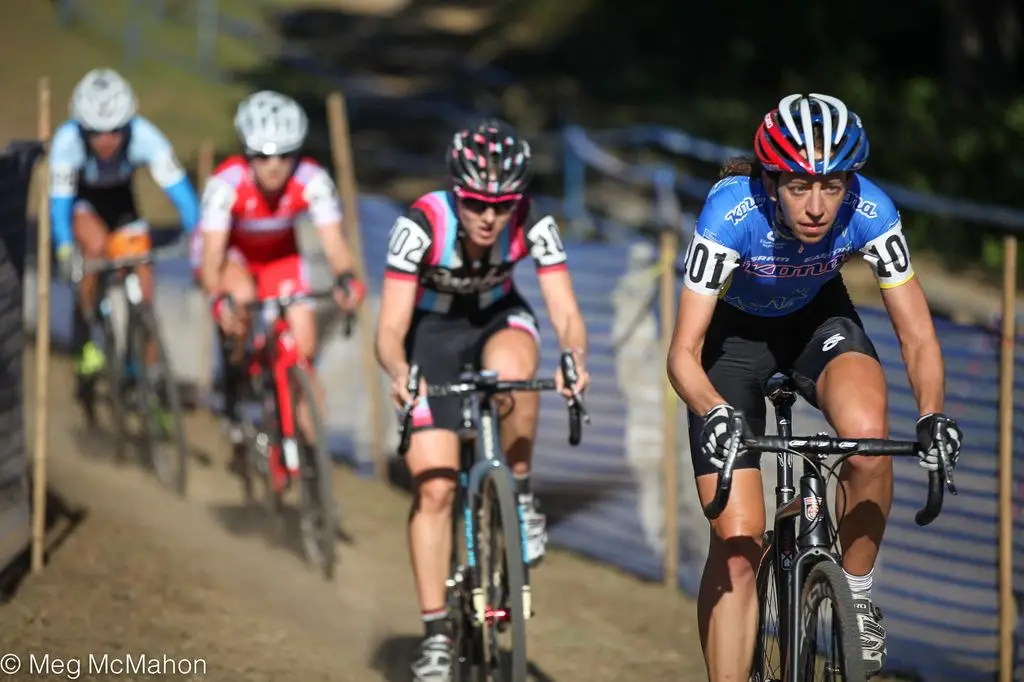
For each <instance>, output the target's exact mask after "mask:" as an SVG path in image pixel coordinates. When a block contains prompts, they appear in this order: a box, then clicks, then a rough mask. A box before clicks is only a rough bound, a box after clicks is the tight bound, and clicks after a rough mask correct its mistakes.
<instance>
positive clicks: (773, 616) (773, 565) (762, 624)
mask: <svg viewBox="0 0 1024 682" xmlns="http://www.w3.org/2000/svg"><path fill="white" fill-rule="evenodd" d="M777 561H778V554H777V550H776V547H775V533H774V532H772V531H768V532H767V533H765V536H764V553H763V554H762V555H761V564H760V565H759V566H758V567H757V582H756V585H757V605H758V619H757V640H756V642H755V644H754V658H753V664H752V665H751V667H750V682H781V680H782V671H783V662H784V661H785V653H784V652H785V648H784V644H783V642H784V641H785V632H786V630H785V627H786V626H785V620H784V618H783V617H784V616H785V613H786V605H785V604H782V603H781V602H780V599H779V592H780V591H779V585H780V578H781V576H779V574H778V563H777Z"/></svg>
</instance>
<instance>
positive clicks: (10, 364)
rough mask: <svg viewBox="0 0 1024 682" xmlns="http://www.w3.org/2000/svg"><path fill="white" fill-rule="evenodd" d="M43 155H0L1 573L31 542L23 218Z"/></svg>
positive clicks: (21, 148)
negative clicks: (24, 387)
mask: <svg viewBox="0 0 1024 682" xmlns="http://www.w3.org/2000/svg"><path fill="white" fill-rule="evenodd" d="M42 153H43V146H42V145H41V144H40V143H38V142H35V141H32V142H12V143H10V144H8V146H7V148H6V149H5V150H4V151H3V152H2V153H0V570H2V569H4V568H6V567H7V566H9V565H10V563H11V561H12V560H13V559H14V558H15V557H17V556H18V554H20V553H21V552H22V551H24V550H25V548H26V547H27V546H28V543H29V538H30V522H29V518H30V517H29V496H28V490H29V486H28V456H27V454H26V449H25V411H24V407H23V402H24V401H23V395H22V386H21V383H22V354H23V351H24V348H25V339H24V331H23V324H22V302H23V296H22V278H23V276H24V273H25V261H26V253H27V250H28V240H27V224H26V223H27V221H26V213H27V208H28V188H29V184H30V182H31V180H32V168H33V166H34V164H35V162H36V160H37V159H38V158H39V156H40V155H41V154H42Z"/></svg>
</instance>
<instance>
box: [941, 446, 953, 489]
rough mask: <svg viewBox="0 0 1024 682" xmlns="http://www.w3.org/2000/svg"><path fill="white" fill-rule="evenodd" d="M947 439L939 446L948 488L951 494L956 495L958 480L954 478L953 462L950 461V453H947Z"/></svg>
mask: <svg viewBox="0 0 1024 682" xmlns="http://www.w3.org/2000/svg"><path fill="white" fill-rule="evenodd" d="M945 446H946V439H945V438H943V439H942V443H941V444H940V447H939V460H940V461H941V462H942V476H943V478H944V479H945V480H944V482H945V484H946V490H948V491H949V494H950V495H956V494H957V492H956V482H955V481H954V480H953V462H952V461H950V459H949V455H948V454H947V453H946V447H945Z"/></svg>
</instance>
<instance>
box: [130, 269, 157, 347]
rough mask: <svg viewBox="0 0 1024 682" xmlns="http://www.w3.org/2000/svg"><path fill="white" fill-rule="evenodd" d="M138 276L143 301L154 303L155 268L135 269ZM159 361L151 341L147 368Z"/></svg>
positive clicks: (154, 342)
mask: <svg viewBox="0 0 1024 682" xmlns="http://www.w3.org/2000/svg"><path fill="white" fill-rule="evenodd" d="M135 272H136V274H138V276H139V285H140V286H141V287H142V300H143V301H146V302H147V303H152V302H153V266H152V265H150V264H149V263H146V264H143V265H140V266H138V267H136V268H135ZM156 361H157V349H156V341H155V340H152V339H151V340H150V341H149V343H147V344H146V357H145V362H146V366H148V367H152V366H153V365H155V364H156Z"/></svg>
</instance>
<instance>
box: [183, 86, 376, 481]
mask: <svg viewBox="0 0 1024 682" xmlns="http://www.w3.org/2000/svg"><path fill="white" fill-rule="evenodd" d="M308 127H309V124H308V120H307V118H306V114H305V112H303V110H302V108H301V107H300V106H299V104H298V103H297V102H295V100H293V99H291V98H290V97H287V96H285V95H282V94H279V93H276V92H271V91H261V92H257V93H255V94H253V95H251V96H249V97H248V98H246V99H245V100H243V101H242V102H241V103H240V104H239V106H238V111H237V113H236V115H235V129H236V130H237V131H238V135H239V138H240V139H241V141H242V146H243V148H244V155H238V156H232V157H230V158H228V159H227V160H225V161H224V162H223V163H222V164H221V165H220V166H219V167H218V168H217V169H216V171H215V172H214V173H213V175H212V176H211V177H210V179H209V180H208V181H207V183H206V187H205V189H204V191H203V196H202V200H201V202H200V216H199V230H197V231H196V233H195V237H194V241H193V243H192V259H191V260H192V267H193V270H194V272H195V275H196V278H197V279H198V281H199V282H200V284H201V285H202V287H203V289H204V290H205V291H206V293H207V295H209V296H210V297H211V301H212V309H213V315H214V318H215V319H216V320H217V323H218V325H219V327H220V330H221V338H222V341H223V340H224V339H225V337H227V338H229V339H232V340H233V343H229V344H227V345H228V346H229V347H230V351H229V352H227V353H226V354H225V372H224V379H225V389H226V392H225V396H224V397H225V413H226V416H227V418H228V420H229V423H230V425H231V429H230V431H231V437H232V441H233V442H234V444H235V445H236V448H235V451H236V452H235V459H236V460H237V459H238V457H239V455H240V448H239V447H237V446H238V445H239V444H240V442H241V433H240V429H239V428H238V422H237V415H236V414H235V402H236V400H237V396H235V395H233V391H234V389H235V387H236V386H237V385H238V383H239V382H238V381H236V378H237V374H236V372H239V371H241V369H242V368H241V367H240V366H239V365H240V362H241V360H242V356H243V353H244V343H243V342H244V339H245V335H246V333H247V332H248V329H249V324H250V321H251V320H250V319H249V315H248V313H247V312H246V310H245V307H244V304H246V303H249V302H252V301H255V300H258V299H259V298H264V297H273V296H279V295H290V294H296V293H308V292H309V291H310V282H309V271H308V267H307V264H306V263H305V261H304V259H303V257H302V255H301V253H300V252H299V243H298V237H297V235H296V229H295V223H296V221H297V220H298V219H299V218H300V217H301V216H303V215H308V216H309V219H310V220H311V221H312V222H313V224H314V225H315V226H316V228H317V233H318V235H319V237H320V243H321V245H322V246H323V251H324V256H325V257H326V259H327V263H328V265H329V266H330V268H331V270H332V271H333V272H334V275H335V288H336V295H335V298H336V300H337V302H338V305H339V306H340V307H341V308H342V310H344V311H346V312H351V311H354V310H355V309H356V307H357V306H358V305H359V303H360V302H361V301H362V299H363V297H364V295H365V287H364V285H363V283H362V282H360V281H359V280H358V279H357V278H356V276H355V260H354V256H353V254H352V252H351V250H350V249H349V247H348V244H347V243H346V241H345V239H344V237H343V236H342V231H341V220H342V217H341V209H340V206H339V202H338V198H337V193H336V192H335V189H334V183H333V182H332V181H331V178H330V176H329V175H328V174H327V171H326V170H324V168H323V167H321V166H320V165H319V164H317V163H316V162H315V161H313V160H312V159H309V158H305V157H302V156H301V155H300V150H301V148H302V145H303V143H304V142H305V140H306V133H307V130H308ZM229 297H230V299H231V301H233V302H234V304H235V305H228V298H229ZM287 314H288V323H289V325H290V326H291V330H292V334H293V336H294V339H295V343H296V345H297V347H298V349H299V353H300V356H302V357H306V358H309V359H310V360H312V358H313V357H314V356H315V354H316V346H317V339H316V320H315V318H314V315H313V309H312V307H311V306H305V305H297V306H292V307H291V308H289V310H288V313H287ZM310 366H312V365H311V364H310ZM314 379H315V377H314ZM318 392H319V391H318ZM233 463H234V464H237V461H236V462H233Z"/></svg>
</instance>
